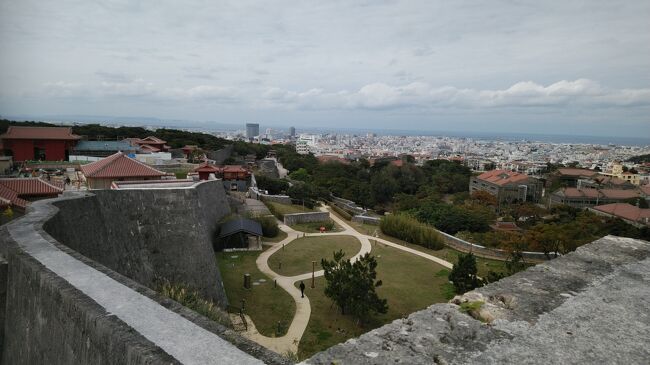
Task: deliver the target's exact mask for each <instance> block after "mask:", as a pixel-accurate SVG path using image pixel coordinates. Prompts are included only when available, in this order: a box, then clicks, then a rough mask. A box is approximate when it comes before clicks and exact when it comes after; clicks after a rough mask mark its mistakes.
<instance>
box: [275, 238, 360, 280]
mask: <svg viewBox="0 0 650 365" xmlns="http://www.w3.org/2000/svg"><path fill="white" fill-rule="evenodd" d="M360 249H361V243H360V242H359V240H357V239H356V238H354V237H352V236H341V235H333V236H317V237H302V238H299V239H297V240H294V241H292V242H291V243H289V244H288V245H286V246H285V248H284V249H280V250H278V251H276V252H275V253H274V254H273V255H271V257H270V258H269V261H268V262H269V267H270V268H271V269H272V270H273V271H275V272H277V273H278V274H280V275H284V276H294V275H299V274H304V273H309V272H311V270H312V263H311V262H312V261H316V271H318V270H320V269H321V267H320V260H321V259H322V258H331V257H332V253H333V252H335V251H338V250H343V251H344V252H345V254H346V257H352V256H354V255H356V254H357V253H358V252H359V250H360ZM280 263H282V266H281V267H280Z"/></svg>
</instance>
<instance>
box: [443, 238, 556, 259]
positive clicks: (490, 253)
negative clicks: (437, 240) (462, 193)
mask: <svg viewBox="0 0 650 365" xmlns="http://www.w3.org/2000/svg"><path fill="white" fill-rule="evenodd" d="M438 233H440V235H441V236H442V238H443V239H444V240H445V244H446V245H447V246H449V247H451V248H453V249H456V250H458V251H462V252H472V253H473V254H474V255H476V256H480V257H486V258H494V259H498V260H507V259H508V258H509V256H510V252H509V251H506V250H499V249H496V248H490V247H485V246H481V245H477V244H475V243H470V242H467V241H465V240H462V239H460V238H458V237H455V236H452V235H450V234H448V233H445V232H442V231H438ZM521 254H522V255H523V257H524V259H526V260H528V261H533V262H542V261H547V260H548V259H549V258H548V257H546V255H545V254H544V253H543V252H535V251H523V252H522V253H521ZM549 256H550V258H554V257H556V256H555V254H554V253H551V254H549ZM557 256H561V255H560V254H557Z"/></svg>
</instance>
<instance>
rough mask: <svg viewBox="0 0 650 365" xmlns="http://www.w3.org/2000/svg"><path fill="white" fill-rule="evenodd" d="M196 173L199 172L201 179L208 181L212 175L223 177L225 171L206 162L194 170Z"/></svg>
mask: <svg viewBox="0 0 650 365" xmlns="http://www.w3.org/2000/svg"><path fill="white" fill-rule="evenodd" d="M194 172H198V174H199V179H201V180H208V179H209V178H210V174H214V177H215V178H216V177H221V174H222V172H223V170H222V169H221V168H219V167H217V166H215V165H211V164H209V163H207V162H204V163H202V164H200V165H199V167H197V168H195V169H194Z"/></svg>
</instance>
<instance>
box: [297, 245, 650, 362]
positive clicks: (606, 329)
mask: <svg viewBox="0 0 650 365" xmlns="http://www.w3.org/2000/svg"><path fill="white" fill-rule="evenodd" d="M648 277H650V243H649V242H646V241H641V240H634V239H629V238H621V237H613V236H608V237H605V238H602V239H600V240H598V241H595V242H593V243H590V244H587V245H585V246H582V247H580V248H578V249H577V250H576V251H575V252H573V253H570V254H567V255H565V256H562V257H560V258H557V259H554V260H551V261H548V262H545V263H542V264H539V265H537V266H535V267H532V268H529V269H528V270H525V271H522V272H520V273H517V274H515V275H512V276H510V277H507V278H504V279H501V280H499V281H497V282H495V283H492V284H489V285H487V286H485V287H482V288H479V289H476V290H474V291H472V292H469V293H466V294H465V295H463V296H461V297H457V298H454V300H453V301H452V303H449V304H447V303H445V304H434V305H432V306H430V307H428V308H427V309H424V310H422V311H418V312H415V313H413V314H411V315H409V316H408V318H404V319H398V320H396V321H394V322H392V323H390V324H388V325H385V326H383V327H380V328H377V329H375V330H372V331H370V332H368V333H366V334H364V335H361V336H360V337H359V338H355V339H350V340H348V341H346V342H345V343H342V344H339V345H336V346H334V347H331V348H330V349H328V350H325V351H323V352H321V353H319V354H316V355H314V356H313V357H312V358H311V359H308V360H306V361H305V362H304V363H305V364H313V365H316V364H322V365H329V364H361V365H363V364H373V365H381V364H450V365H451V364H533V365H537V364H539V365H546V364H646V363H647V362H648V358H650V349H648V338H650V316H648V315H647V313H648V311H650V302H649V301H648V300H647V298H648V296H649V295H650V281H648ZM465 302H469V303H472V304H474V305H473V306H474V307H475V308H477V309H475V310H470V311H462V310H461V307H460V306H459V304H462V303H465ZM468 312H469V313H468ZM486 322H487V324H486Z"/></svg>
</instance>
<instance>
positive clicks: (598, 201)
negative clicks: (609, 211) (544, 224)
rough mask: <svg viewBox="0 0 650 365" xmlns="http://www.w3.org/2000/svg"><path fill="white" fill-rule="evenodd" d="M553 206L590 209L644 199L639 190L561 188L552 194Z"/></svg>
mask: <svg viewBox="0 0 650 365" xmlns="http://www.w3.org/2000/svg"><path fill="white" fill-rule="evenodd" d="M550 197H551V204H552V205H557V204H565V205H569V206H572V207H574V208H589V207H593V206H596V205H602V204H610V203H622V202H625V201H631V200H634V199H642V197H641V194H640V191H639V190H636V189H635V190H631V189H593V188H584V189H582V188H581V189H579V188H561V189H558V190H556V191H554V192H553V193H552V194H551V196H550Z"/></svg>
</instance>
